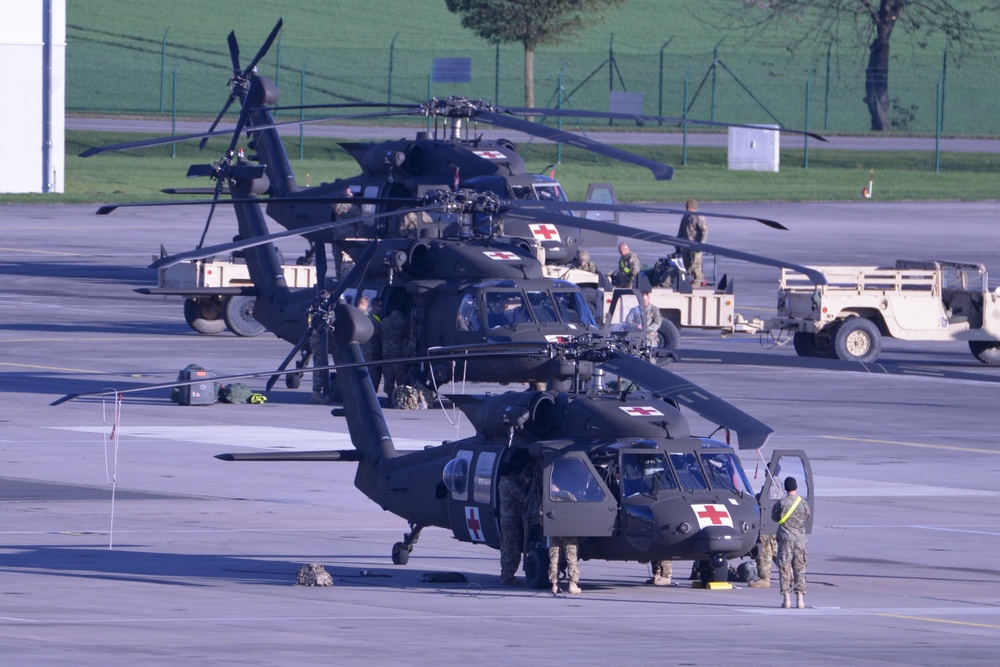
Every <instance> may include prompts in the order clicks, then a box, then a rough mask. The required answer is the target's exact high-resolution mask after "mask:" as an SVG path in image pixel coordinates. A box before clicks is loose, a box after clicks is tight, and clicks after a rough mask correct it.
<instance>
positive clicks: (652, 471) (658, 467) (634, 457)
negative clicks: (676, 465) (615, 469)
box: [622, 454, 677, 498]
mask: <svg viewBox="0 0 1000 667" xmlns="http://www.w3.org/2000/svg"><path fill="white" fill-rule="evenodd" d="M622 470H623V471H624V472H623V475H622V491H623V493H624V495H625V497H626V498H628V497H630V496H634V495H636V494H643V495H647V496H651V495H656V493H657V492H658V491H660V490H663V489H668V490H674V489H676V488H677V481H676V480H675V479H674V474H673V471H671V470H670V466H668V465H667V459H666V457H664V456H663V455H662V454H622Z"/></svg>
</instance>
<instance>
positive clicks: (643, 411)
mask: <svg viewBox="0 0 1000 667" xmlns="http://www.w3.org/2000/svg"><path fill="white" fill-rule="evenodd" d="M622 410H624V411H625V414H629V415H632V416H633V417H650V416H657V415H662V414H663V413H662V412H660V411H659V410H657V409H656V408H649V407H645V406H641V405H635V406H632V407H629V408H622Z"/></svg>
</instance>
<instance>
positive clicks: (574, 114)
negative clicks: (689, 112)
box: [498, 107, 828, 141]
mask: <svg viewBox="0 0 1000 667" xmlns="http://www.w3.org/2000/svg"><path fill="white" fill-rule="evenodd" d="M498 111H502V112H505V113H511V114H516V115H518V116H542V117H546V116H553V117H556V116H558V117H563V118H602V119H608V120H631V121H635V122H636V123H637V124H639V125H643V124H644V123H657V124H663V123H667V124H676V125H702V126H704V127H744V128H747V129H751V130H770V131H772V132H784V133H787V134H801V135H804V136H808V137H812V138H813V139H817V140H819V141H828V139H827V138H826V137H823V136H821V135H819V134H815V133H813V132H806V131H803V130H791V129H788V128H785V127H777V128H775V127H767V126H765V125H752V124H749V123H723V122H720V121H714V120H697V119H694V118H674V117H670V116H646V115H644V114H632V113H620V112H614V111H586V110H574V109H531V108H528V107H503V108H502V109H498Z"/></svg>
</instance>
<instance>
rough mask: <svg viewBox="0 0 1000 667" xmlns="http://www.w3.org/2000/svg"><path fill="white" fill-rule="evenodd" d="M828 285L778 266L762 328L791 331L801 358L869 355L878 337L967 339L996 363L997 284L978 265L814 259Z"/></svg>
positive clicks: (999, 345) (999, 340) (999, 347)
mask: <svg viewBox="0 0 1000 667" xmlns="http://www.w3.org/2000/svg"><path fill="white" fill-rule="evenodd" d="M811 268H815V269H817V270H819V271H822V272H823V275H825V276H826V279H827V281H828V284H827V285H820V286H817V285H814V284H813V283H812V282H811V281H810V280H809V279H808V278H806V276H804V275H802V274H800V273H798V272H796V271H792V270H789V269H782V271H781V281H780V284H779V289H778V316H777V317H774V318H769V319H768V320H767V321H766V322H765V325H764V328H765V329H767V330H770V332H771V334H772V335H774V334H776V333H780V332H791V333H792V334H793V343H794V346H795V351H796V353H798V355H799V356H801V357H820V358H835V359H842V360H846V361H860V362H870V361H874V360H875V359H877V358H878V355H879V352H880V351H881V346H882V338H883V337H884V336H888V337H891V338H898V339H900V340H914V341H944V340H961V341H967V342H968V344H969V349H970V350H971V351H972V354H974V355H975V356H976V358H977V359H979V360H980V361H981V362H983V363H984V364H990V365H1000V287H998V288H997V289H995V290H994V291H992V292H991V291H990V290H989V277H988V275H987V273H986V269H985V267H983V265H982V264H961V263H956V262H942V261H912V260H898V261H897V262H896V265H895V266H894V267H889V268H883V267H875V266H817V267H811Z"/></svg>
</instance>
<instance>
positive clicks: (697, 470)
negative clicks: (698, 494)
mask: <svg viewBox="0 0 1000 667" xmlns="http://www.w3.org/2000/svg"><path fill="white" fill-rule="evenodd" d="M670 462H671V463H672V464H673V465H674V470H676V471H677V481H678V482H679V483H680V486H681V488H682V489H684V490H686V491H703V490H706V489H708V483H707V482H706V481H705V473H703V472H702V470H701V465H699V463H698V457H697V456H695V455H694V454H690V453H686V454H670Z"/></svg>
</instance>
